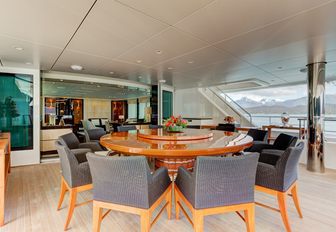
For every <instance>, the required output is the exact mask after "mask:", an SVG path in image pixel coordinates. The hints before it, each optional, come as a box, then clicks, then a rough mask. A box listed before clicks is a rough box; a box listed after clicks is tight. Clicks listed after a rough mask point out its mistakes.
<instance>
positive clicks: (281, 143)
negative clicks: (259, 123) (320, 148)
mask: <svg viewBox="0 0 336 232" xmlns="http://www.w3.org/2000/svg"><path fill="white" fill-rule="evenodd" d="M296 142H297V137H295V136H291V135H287V134H283V133H281V134H280V135H279V136H278V137H277V138H276V139H275V140H274V143H273V146H274V149H277V150H286V149H287V148H289V147H293V146H295V144H296Z"/></svg>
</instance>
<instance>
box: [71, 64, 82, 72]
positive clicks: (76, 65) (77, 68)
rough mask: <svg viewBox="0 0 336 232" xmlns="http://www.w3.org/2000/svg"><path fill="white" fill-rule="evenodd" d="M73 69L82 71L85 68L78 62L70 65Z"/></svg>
mask: <svg viewBox="0 0 336 232" xmlns="http://www.w3.org/2000/svg"><path fill="white" fill-rule="evenodd" d="M70 67H71V69H72V70H75V71H81V70H83V67H82V66H80V65H78V64H73V65H71V66H70Z"/></svg>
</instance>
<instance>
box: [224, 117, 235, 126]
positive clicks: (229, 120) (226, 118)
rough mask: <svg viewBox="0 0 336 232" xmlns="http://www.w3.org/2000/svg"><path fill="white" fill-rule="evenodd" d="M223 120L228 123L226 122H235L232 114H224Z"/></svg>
mask: <svg viewBox="0 0 336 232" xmlns="http://www.w3.org/2000/svg"><path fill="white" fill-rule="evenodd" d="M224 122H225V123H228V124H233V123H234V122H235V119H234V117H232V116H226V117H225V118H224Z"/></svg>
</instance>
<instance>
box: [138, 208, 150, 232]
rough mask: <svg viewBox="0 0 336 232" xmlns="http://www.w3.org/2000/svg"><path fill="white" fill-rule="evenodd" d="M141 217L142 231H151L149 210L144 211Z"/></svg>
mask: <svg viewBox="0 0 336 232" xmlns="http://www.w3.org/2000/svg"><path fill="white" fill-rule="evenodd" d="M140 218H141V232H149V230H150V214H149V211H144V212H142V213H141V215H140Z"/></svg>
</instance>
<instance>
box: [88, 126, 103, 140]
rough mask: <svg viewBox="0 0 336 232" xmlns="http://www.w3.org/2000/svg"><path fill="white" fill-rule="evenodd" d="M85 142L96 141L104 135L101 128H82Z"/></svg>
mask: <svg viewBox="0 0 336 232" xmlns="http://www.w3.org/2000/svg"><path fill="white" fill-rule="evenodd" d="M84 134H85V140H86V142H98V143H99V140H100V138H101V137H102V136H104V135H106V132H105V130H104V129H103V128H100V127H97V128H93V129H88V130H84Z"/></svg>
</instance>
